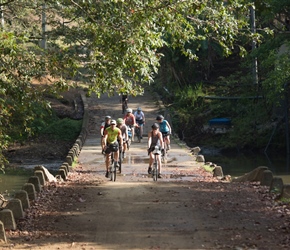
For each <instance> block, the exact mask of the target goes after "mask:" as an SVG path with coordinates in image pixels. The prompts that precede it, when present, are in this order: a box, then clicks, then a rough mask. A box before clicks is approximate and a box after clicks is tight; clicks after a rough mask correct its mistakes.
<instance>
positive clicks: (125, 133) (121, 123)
mask: <svg viewBox="0 0 290 250" xmlns="http://www.w3.org/2000/svg"><path fill="white" fill-rule="evenodd" d="M117 128H119V129H120V130H121V133H122V138H123V155H122V157H123V158H125V156H126V150H127V141H128V140H129V135H128V127H127V126H126V125H125V124H124V120H123V119H122V118H118V119H117Z"/></svg>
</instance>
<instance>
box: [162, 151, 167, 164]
mask: <svg viewBox="0 0 290 250" xmlns="http://www.w3.org/2000/svg"><path fill="white" fill-rule="evenodd" d="M161 161H162V162H163V163H166V162H167V150H166V149H164V152H163V153H162V154H161Z"/></svg>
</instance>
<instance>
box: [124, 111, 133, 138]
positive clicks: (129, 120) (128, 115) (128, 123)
mask: <svg viewBox="0 0 290 250" xmlns="http://www.w3.org/2000/svg"><path fill="white" fill-rule="evenodd" d="M124 122H125V124H126V126H128V127H129V128H130V129H131V133H132V141H134V132H135V131H134V127H135V126H136V120H135V116H134V115H133V114H132V109H127V110H126V115H125V116H124Z"/></svg>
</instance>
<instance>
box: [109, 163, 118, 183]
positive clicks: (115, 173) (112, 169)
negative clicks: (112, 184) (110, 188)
mask: <svg viewBox="0 0 290 250" xmlns="http://www.w3.org/2000/svg"><path fill="white" fill-rule="evenodd" d="M110 172H111V181H116V175H117V170H116V164H115V162H114V163H113V164H112V165H111V171H110Z"/></svg>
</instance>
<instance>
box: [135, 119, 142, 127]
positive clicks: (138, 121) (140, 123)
mask: <svg viewBox="0 0 290 250" xmlns="http://www.w3.org/2000/svg"><path fill="white" fill-rule="evenodd" d="M136 123H137V124H138V125H139V126H141V125H143V124H144V121H143V120H137V119H136Z"/></svg>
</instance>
